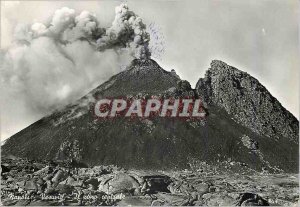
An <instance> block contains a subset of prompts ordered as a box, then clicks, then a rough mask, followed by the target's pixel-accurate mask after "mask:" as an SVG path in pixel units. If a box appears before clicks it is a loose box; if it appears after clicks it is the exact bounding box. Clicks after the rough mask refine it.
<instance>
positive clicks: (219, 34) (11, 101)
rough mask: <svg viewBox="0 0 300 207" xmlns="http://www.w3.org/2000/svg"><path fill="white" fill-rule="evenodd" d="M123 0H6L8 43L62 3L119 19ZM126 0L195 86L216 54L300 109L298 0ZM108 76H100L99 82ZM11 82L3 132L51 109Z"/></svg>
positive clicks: (163, 57)
mask: <svg viewBox="0 0 300 207" xmlns="http://www.w3.org/2000/svg"><path fill="white" fill-rule="evenodd" d="M121 2H124V1H2V2H1V48H3V49H5V50H6V49H7V48H9V47H11V45H12V40H13V31H14V28H15V27H16V26H17V25H18V24H20V23H21V24H26V23H30V24H32V23H34V22H49V18H50V17H51V16H52V15H53V13H54V12H55V11H56V10H57V9H60V8H61V7H69V8H71V9H74V10H76V12H79V13H80V12H81V11H83V10H88V11H90V12H92V13H95V14H96V16H97V18H98V19H99V20H100V24H101V25H104V26H107V27H109V26H110V24H111V22H112V21H113V19H114V12H115V9H114V8H115V7H116V6H118V5H119V4H120V3H121ZM126 2H127V4H128V6H129V8H130V10H133V11H134V12H135V13H136V14H138V15H139V16H140V17H141V18H142V19H143V21H144V22H145V23H146V24H147V25H150V24H151V25H152V28H153V31H155V32H150V33H151V37H152V40H151V41H152V42H151V43H152V44H155V43H156V44H160V45H161V46H162V47H164V53H159V52H156V53H155V56H157V57H158V58H157V59H156V60H157V61H158V63H159V64H160V65H161V66H162V67H163V68H164V69H166V70H171V69H172V68H173V69H175V70H176V72H177V74H179V75H180V77H181V78H182V79H186V80H188V81H189V82H190V83H191V84H192V86H195V84H196V82H197V80H198V79H199V78H200V77H202V76H203V75H204V73H205V71H206V70H207V69H208V67H209V64H210V62H211V60H213V59H219V60H222V61H224V62H226V63H228V64H229V65H232V66H234V67H236V68H238V69H241V70H243V71H246V72H247V73H249V74H250V75H252V76H254V77H255V78H257V79H258V80H259V81H260V82H261V83H262V84H263V85H264V86H265V87H266V88H267V89H268V90H269V91H270V92H271V93H272V95H273V96H275V97H276V98H277V99H278V100H279V101H280V102H281V103H282V105H283V106H284V107H286V108H287V109H288V110H289V111H290V112H292V113H293V114H294V115H295V116H296V117H297V118H298V117H299V115H298V114H299V108H298V106H299V67H300V61H299V42H298V17H299V5H298V1H296V0H284V1H283V0H251V1H250V0H222V1H220V0H194V1H192V0H186V1H184V0H180V1H179V0H178V1H177V0H168V1H163V0H154V1H138V0H136V1H126ZM156 34H157V36H156ZM78 53H80V51H78ZM75 55H76V54H75ZM49 58H51V57H49ZM95 58H96V56H95ZM96 62H97V61H96V60H95V63H96ZM41 70H42V69H41ZM117 71H118V70H113V71H112V72H111V73H112V74H114V73H116V72H117ZM37 72H38V71H37ZM46 74H47V73H46ZM109 75H110V73H109V72H106V73H105V76H103V77H102V78H103V79H107V76H109ZM33 76H34V75H33ZM67 77H71V76H67ZM103 81H104V80H101V78H99V84H100V83H101V82H103ZM97 84H98V83H97ZM36 87H38V86H36ZM84 87H85V88H84V90H83V89H82V88H81V90H82V91H81V92H80V93H83V94H84V93H85V92H86V91H88V90H90V89H92V88H93V87H95V82H91V83H87V84H86V86H84ZM41 88H43V87H42V86H41ZM64 89H65V88H64ZM4 90H6V88H3V91H2V93H3V94H4V95H1V96H2V100H1V139H2V140H3V139H5V138H7V137H9V136H11V135H13V134H14V133H16V132H17V131H19V130H21V129H22V128H24V127H26V126H28V125H29V124H31V123H32V122H34V121H36V120H38V119H39V118H41V117H42V116H43V115H45V114H46V113H47V111H46V110H32V109H28V105H27V104H26V103H24V102H23V100H22V98H20V97H19V96H18V95H16V96H15V97H12V96H11V93H9V94H10V95H8V94H7V93H5V92H4ZM24 90H25V89H24ZM68 90H76V89H74V88H71V89H68ZM83 94H82V95H83ZM5 95H6V96H5ZM8 96H10V97H8Z"/></svg>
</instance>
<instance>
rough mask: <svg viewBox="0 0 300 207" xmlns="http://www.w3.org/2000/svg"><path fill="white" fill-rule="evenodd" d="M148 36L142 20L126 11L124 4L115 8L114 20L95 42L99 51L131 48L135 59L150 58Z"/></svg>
mask: <svg viewBox="0 0 300 207" xmlns="http://www.w3.org/2000/svg"><path fill="white" fill-rule="evenodd" d="M149 41H150V35H149V34H148V33H147V32H146V25H145V24H144V23H143V21H142V19H141V18H140V17H138V16H137V15H136V14H134V12H132V11H130V10H129V9H128V6H127V5H126V4H122V5H121V6H119V7H117V8H116V16H115V20H114V21H113V23H112V26H111V27H110V28H108V29H107V30H106V33H105V35H104V36H103V37H101V38H100V39H98V40H97V46H98V48H99V49H100V50H105V49H107V48H122V47H124V48H131V49H132V52H133V54H132V55H134V56H135V57H136V58H139V59H145V58H149V57H150V55H151V54H150V51H149Z"/></svg>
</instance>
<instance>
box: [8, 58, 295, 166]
mask: <svg viewBox="0 0 300 207" xmlns="http://www.w3.org/2000/svg"><path fill="white" fill-rule="evenodd" d="M152 95H156V96H159V97H184V96H187V95H189V96H193V97H196V98H200V99H202V100H203V102H204V105H205V108H206V111H207V116H206V118H205V119H203V120H197V121H191V120H180V119H169V118H165V117H152V118H151V119H150V118H149V119H135V120H130V121H128V119H126V118H124V117H120V118H116V119H113V120H99V119H95V117H94V115H93V105H94V104H95V101H96V100H98V99H100V98H107V97H109V98H113V97H138V98H146V99H147V98H149V97H151V96H152ZM298 132H299V122H298V120H297V119H296V118H295V117H294V116H293V115H292V114H291V113H290V112H289V111H287V110H286V109H285V108H284V107H283V106H282V105H281V104H280V103H279V101H278V100H277V99H276V98H274V97H273V96H272V95H271V94H270V93H269V92H268V90H267V89H266V88H265V87H264V86H263V85H262V84H260V83H259V81H258V80H257V79H255V78H253V77H252V76H250V75H249V74H247V73H245V72H242V71H240V70H238V69H236V68H234V67H231V66H229V65H227V64H226V63H224V62H222V61H219V60H214V61H212V63H211V67H210V68H209V69H208V70H207V72H206V74H205V77H204V78H200V79H199V81H198V83H197V85H196V88H195V89H193V88H192V87H191V86H190V84H189V83H188V82H187V81H184V80H181V79H180V78H179V76H178V75H176V73H175V72H174V71H172V72H168V71H165V70H164V69H162V68H161V67H160V66H159V65H158V64H157V63H156V62H155V61H154V60H151V59H148V60H138V59H136V60H134V61H132V63H131V64H130V65H129V66H128V67H127V69H126V70H124V71H122V72H120V73H119V74H117V75H115V76H113V77H111V78H110V79H109V80H108V81H107V82H105V83H103V84H101V85H100V86H99V87H97V88H95V89H94V90H92V91H91V92H90V93H88V94H87V95H86V96H84V97H82V98H80V99H79V100H77V101H75V102H74V103H71V104H69V105H67V106H65V107H64V108H62V109H60V110H56V111H54V112H53V113H52V114H51V115H48V116H46V117H44V118H42V119H40V120H39V121H37V122H35V123H33V124H32V125H30V126H29V127H27V128H25V129H23V130H22V131H20V132H18V133H17V134H15V135H13V136H12V137H10V138H9V139H8V140H7V141H6V142H5V144H4V145H3V146H2V155H4V156H6V155H13V156H17V157H22V158H28V159H46V160H75V161H76V162H79V163H84V164H86V165H89V166H94V165H108V164H114V165H117V166H121V167H126V168H136V169H178V168H181V169H182V168H187V167H189V166H190V165H191V163H195V162H206V163H208V164H212V165H218V163H220V162H223V161H228V160H230V161H234V162H239V163H243V164H244V165H247V166H249V167H250V168H252V169H255V170H258V171H260V170H262V169H268V170H274V171H275V170H280V171H284V172H298V159H299V153H298V149H299V139H298V135H299V133H298Z"/></svg>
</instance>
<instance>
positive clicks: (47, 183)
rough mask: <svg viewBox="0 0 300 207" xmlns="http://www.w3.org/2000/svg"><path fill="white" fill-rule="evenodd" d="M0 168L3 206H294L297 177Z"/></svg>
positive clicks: (227, 165) (16, 162) (227, 169)
mask: <svg viewBox="0 0 300 207" xmlns="http://www.w3.org/2000/svg"><path fill="white" fill-rule="evenodd" d="M1 168H2V172H1V202H2V205H6V206H8V205H17V206H25V205H37V206H41V205H91V206H93V205H121V206H124V205H139V206H145V205H173V206H177V205H189V206H191V205H196V206H202V205H205V206H206V205H209V206H218V205H222V206H234V205H235V206H239V205H241V206H243V205H251V206H254V205H261V206H266V205H273V206H276V205H284V206H297V203H298V200H299V184H298V175H296V174H269V173H267V172H264V173H257V172H254V171H251V170H250V169H247V168H246V167H243V166H240V163H235V162H223V163H220V165H219V166H218V167H211V166H209V165H207V164H206V163H202V164H201V165H199V166H198V168H197V169H193V170H184V171H179V170H178V171H176V172H174V171H150V170H148V171H142V170H125V169H122V168H118V167H115V166H95V167H92V168H83V167H80V166H78V165H77V166H76V164H74V163H72V162H68V163H66V162H53V161H51V162H47V161H31V160H24V159H18V158H2V164H1ZM238 168H240V170H239V171H237V170H236V169H238ZM234 172H238V173H234Z"/></svg>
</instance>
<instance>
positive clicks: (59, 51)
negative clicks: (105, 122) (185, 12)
mask: <svg viewBox="0 0 300 207" xmlns="http://www.w3.org/2000/svg"><path fill="white" fill-rule="evenodd" d="M100 23H101V21H99V20H98V19H97V18H96V16H95V15H94V14H92V13H90V12H88V11H82V12H81V13H79V14H78V13H76V11H75V10H73V9H69V8H66V7H63V8H61V9H59V10H57V11H55V13H54V14H53V16H52V19H51V21H50V22H49V23H48V24H46V23H34V24H27V25H18V26H17V27H16V28H15V32H14V40H15V41H14V43H13V45H12V46H11V47H10V48H8V49H6V50H5V51H1V54H0V58H1V85H2V89H3V91H2V94H3V95H4V96H5V97H6V98H8V99H12V98H15V99H18V100H20V101H24V102H25V104H27V107H29V108H31V109H32V110H33V111H37V112H41V113H44V112H45V111H49V110H53V109H54V108H57V107H59V106H62V105H65V104H67V103H69V102H70V101H72V100H74V99H77V98H79V97H80V96H82V95H83V94H85V93H86V92H87V91H89V90H90V89H92V88H93V87H96V86H97V85H99V84H100V83H101V82H103V81H105V80H107V79H108V78H109V77H110V76H112V75H113V74H115V73H117V72H119V71H120V70H121V69H120V68H121V66H122V65H124V64H128V63H129V62H130V61H131V60H132V59H133V58H149V57H150V51H149V49H148V45H149V40H150V38H149V34H148V33H147V32H146V26H145V24H144V23H143V21H142V19H141V18H140V17H138V16H137V15H136V14H135V13H134V12H133V11H130V10H129V8H128V6H127V5H126V4H121V5H120V6H118V7H117V8H116V15H115V19H114V21H113V22H112V25H111V26H110V27H109V28H104V27H102V26H101V24H100ZM6 101H8V100H6Z"/></svg>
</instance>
